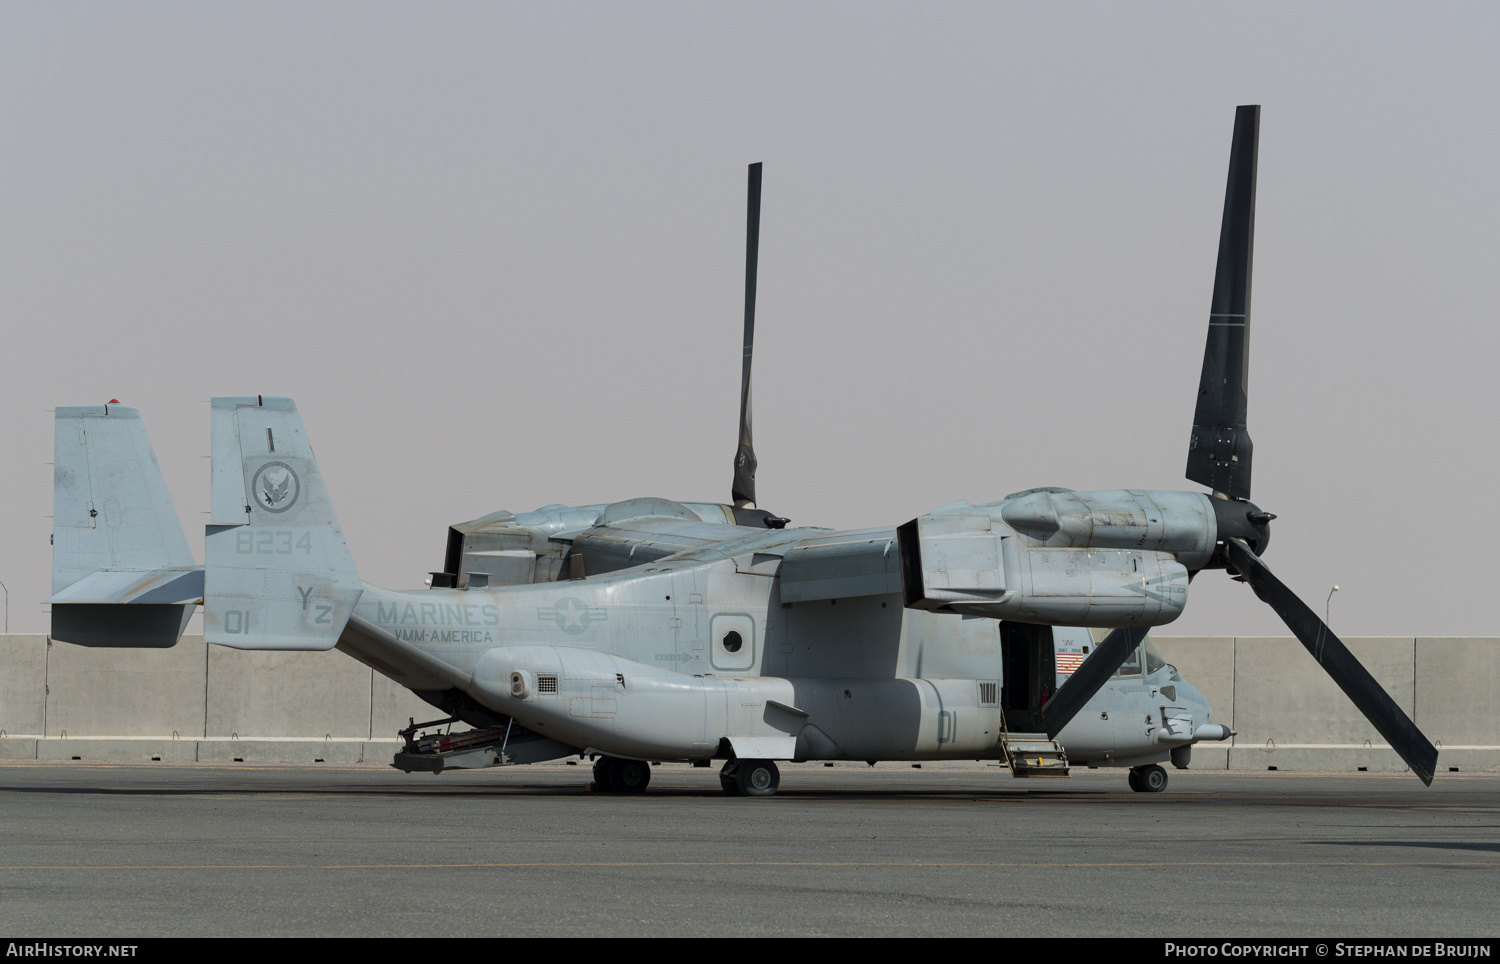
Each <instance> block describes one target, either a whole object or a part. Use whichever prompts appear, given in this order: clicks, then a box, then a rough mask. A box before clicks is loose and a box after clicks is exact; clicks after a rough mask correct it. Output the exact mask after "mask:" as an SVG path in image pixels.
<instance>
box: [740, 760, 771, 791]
mask: <svg viewBox="0 0 1500 964" xmlns="http://www.w3.org/2000/svg"><path fill="white" fill-rule="evenodd" d="M739 763H740V765H739V770H738V772H737V773H736V774H735V782H736V783H738V784H739V788H740V795H741V796H745V797H769V796H773V795H775V793H776V788H777V787H779V786H781V771H780V770H778V769H776V764H774V763H772V762H771V761H770V760H741V761H739Z"/></svg>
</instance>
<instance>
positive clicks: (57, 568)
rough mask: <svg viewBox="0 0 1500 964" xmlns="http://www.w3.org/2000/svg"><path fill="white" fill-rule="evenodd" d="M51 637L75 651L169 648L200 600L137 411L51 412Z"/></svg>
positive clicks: (198, 580) (79, 408) (89, 408)
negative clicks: (75, 647)
mask: <svg viewBox="0 0 1500 964" xmlns="http://www.w3.org/2000/svg"><path fill="white" fill-rule="evenodd" d="M55 427H56V436H55V441H54V451H55V455H54V459H53V471H52V596H51V597H50V598H49V599H48V600H47V602H49V603H50V604H51V605H52V637H53V638H54V639H60V640H63V641H64V642H70V643H79V644H81V645H84V646H152V647H168V646H173V645H176V643H177V639H178V637H180V636H181V635H182V631H183V629H185V628H186V627H187V621H188V618H189V617H190V616H192V614H193V607H194V605H195V604H197V603H198V602H200V601H201V600H202V597H203V570H202V569H200V568H198V567H197V565H196V564H194V562H193V554H192V553H191V552H190V551H189V550H188V544H187V539H186V538H185V537H184V536H183V534H182V525H181V523H180V522H178V520H177V510H176V509H175V508H173V506H172V497H171V495H169V494H168V492H167V483H166V481H165V480H164V479H163V478H162V475H161V469H160V468H159V467H158V466H157V464H156V454H155V453H154V452H152V451H151V440H150V439H149V438H147V437H146V427H145V425H144V424H143V423H142V422H141V416H140V412H138V411H137V410H136V409H134V408H131V407H130V406H128V405H115V404H110V405H70V406H65V407H62V408H59V409H57V417H56V421H55Z"/></svg>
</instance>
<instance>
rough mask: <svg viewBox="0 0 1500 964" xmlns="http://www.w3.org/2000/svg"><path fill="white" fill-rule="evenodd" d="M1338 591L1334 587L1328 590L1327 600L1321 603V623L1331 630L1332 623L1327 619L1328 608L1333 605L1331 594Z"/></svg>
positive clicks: (1337, 588)
mask: <svg viewBox="0 0 1500 964" xmlns="http://www.w3.org/2000/svg"><path fill="white" fill-rule="evenodd" d="M1338 591H1339V587H1338V586H1334V587H1333V588H1332V589H1330V590H1328V598H1327V599H1325V600H1324V601H1323V622H1324V623H1327V625H1328V628H1329V629H1332V628H1333V623H1332V622H1330V621H1329V618H1328V607H1329V606H1330V605H1332V604H1333V594H1334V593H1336V592H1338Z"/></svg>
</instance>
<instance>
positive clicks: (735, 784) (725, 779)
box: [719, 760, 740, 797]
mask: <svg viewBox="0 0 1500 964" xmlns="http://www.w3.org/2000/svg"><path fill="white" fill-rule="evenodd" d="M739 768H740V765H739V761H737V760H730V761H729V762H728V763H726V764H724V768H723V769H722V770H720V771H719V786H721V787H723V788H724V792H725V793H727V794H729V795H730V796H731V797H737V796H739V795H740V781H739V776H738V774H739Z"/></svg>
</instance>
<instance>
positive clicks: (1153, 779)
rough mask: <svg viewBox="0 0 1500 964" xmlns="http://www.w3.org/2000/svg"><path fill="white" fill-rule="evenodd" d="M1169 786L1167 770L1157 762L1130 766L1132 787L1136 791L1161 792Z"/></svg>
mask: <svg viewBox="0 0 1500 964" xmlns="http://www.w3.org/2000/svg"><path fill="white" fill-rule="evenodd" d="M1166 788H1167V771H1166V770H1163V769H1162V768H1161V767H1159V766H1157V765H1156V764H1154V763H1153V764H1151V765H1150V766H1148V767H1131V768H1130V789H1132V790H1134V791H1135V792H1136V793H1161V792H1162V791H1163V790H1165V789H1166Z"/></svg>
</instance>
